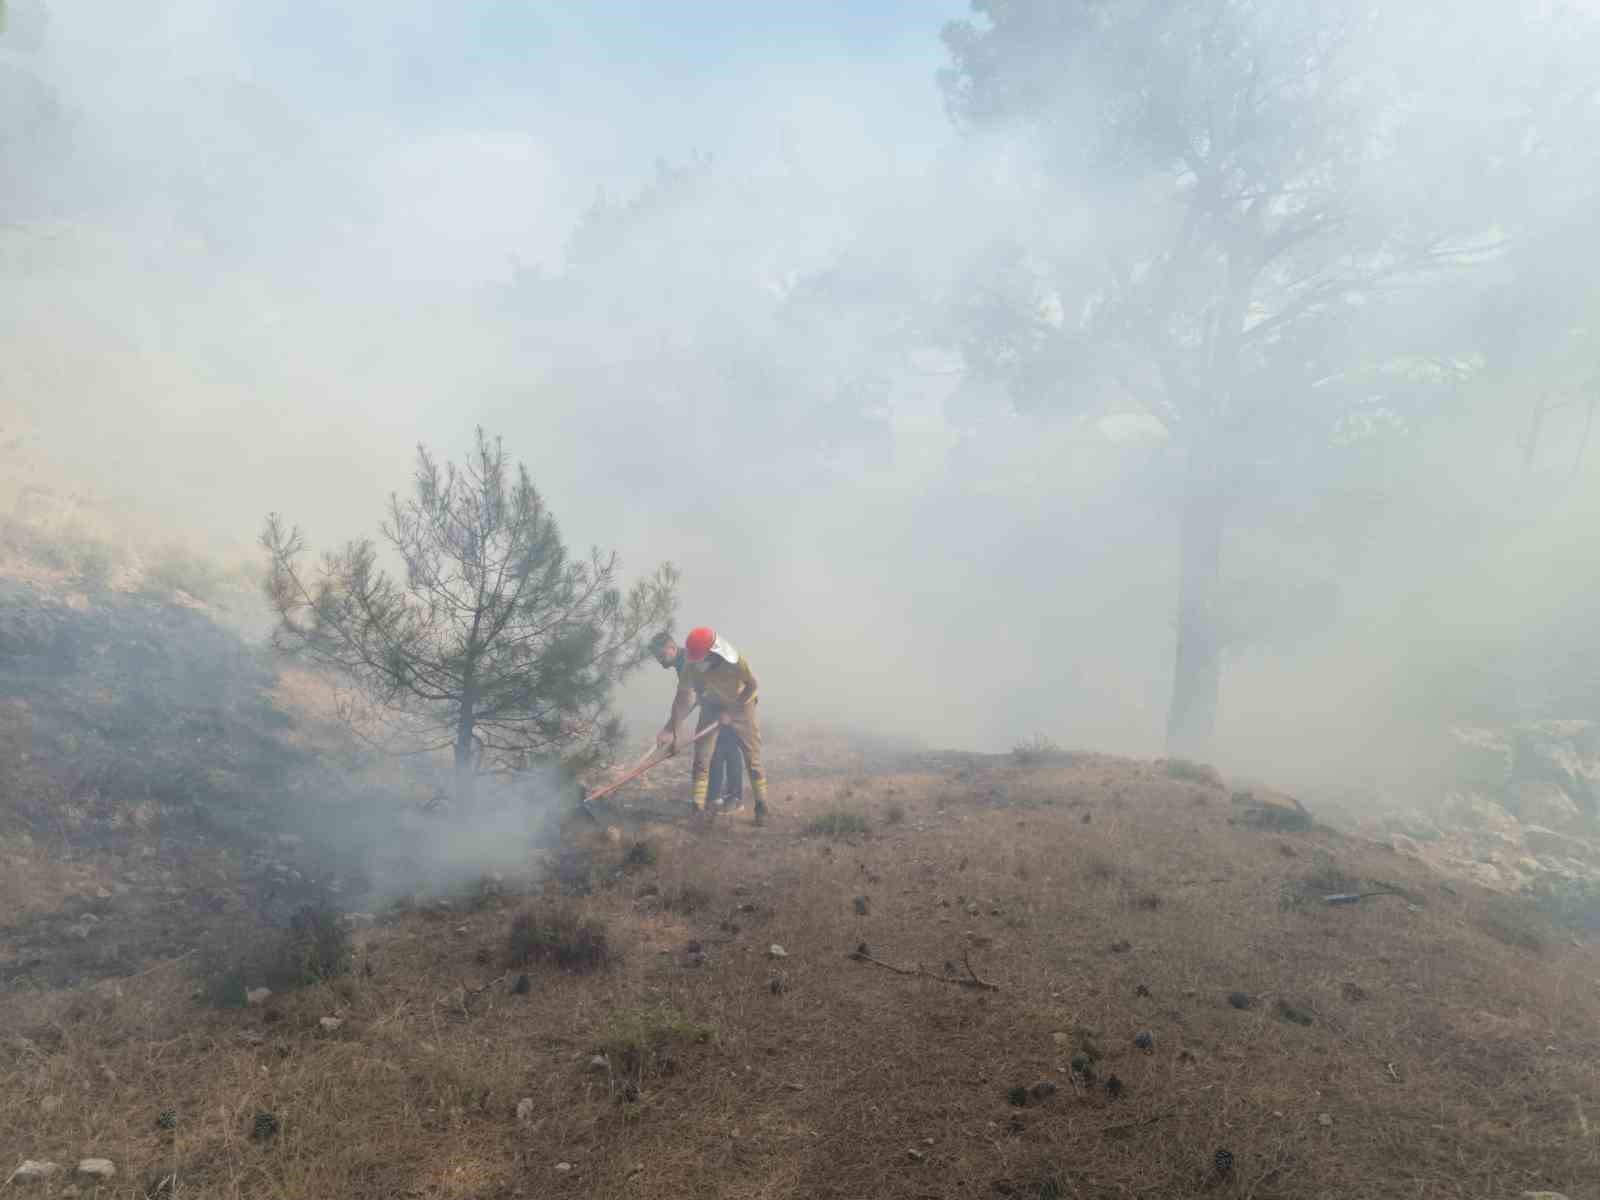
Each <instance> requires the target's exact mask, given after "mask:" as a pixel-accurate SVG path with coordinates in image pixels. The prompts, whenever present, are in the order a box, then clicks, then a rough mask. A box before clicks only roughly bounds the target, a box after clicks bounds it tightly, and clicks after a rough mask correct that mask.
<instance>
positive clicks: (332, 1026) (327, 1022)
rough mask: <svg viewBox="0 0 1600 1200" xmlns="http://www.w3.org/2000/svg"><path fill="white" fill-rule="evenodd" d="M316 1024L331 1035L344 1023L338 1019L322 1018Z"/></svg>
mask: <svg viewBox="0 0 1600 1200" xmlns="http://www.w3.org/2000/svg"><path fill="white" fill-rule="evenodd" d="M317 1024H318V1025H320V1026H322V1028H323V1029H325V1030H326V1031H327V1032H329V1033H333V1032H334V1031H336V1030H337V1029H338V1028H339V1026H341V1025H343V1024H344V1022H343V1021H342V1020H340V1019H339V1018H338V1017H323V1018H322V1020H320V1021H318V1022H317Z"/></svg>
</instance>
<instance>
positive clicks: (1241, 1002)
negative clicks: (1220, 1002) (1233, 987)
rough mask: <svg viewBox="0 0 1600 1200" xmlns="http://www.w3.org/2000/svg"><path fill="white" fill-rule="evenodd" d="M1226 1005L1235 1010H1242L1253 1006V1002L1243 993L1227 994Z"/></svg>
mask: <svg viewBox="0 0 1600 1200" xmlns="http://www.w3.org/2000/svg"><path fill="white" fill-rule="evenodd" d="M1228 1003H1229V1004H1231V1005H1233V1006H1234V1007H1235V1008H1237V1009H1240V1010H1243V1009H1246V1008H1250V1007H1251V1006H1252V1005H1254V1004H1255V1001H1254V1000H1252V999H1251V998H1250V996H1249V995H1248V994H1246V993H1245V992H1230V993H1228Z"/></svg>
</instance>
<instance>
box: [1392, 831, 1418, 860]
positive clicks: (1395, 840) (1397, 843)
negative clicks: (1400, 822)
mask: <svg viewBox="0 0 1600 1200" xmlns="http://www.w3.org/2000/svg"><path fill="white" fill-rule="evenodd" d="M1389 845H1390V846H1391V847H1393V848H1394V849H1395V850H1397V851H1399V852H1400V853H1401V854H1414V855H1420V854H1421V853H1422V847H1421V846H1419V845H1417V843H1416V842H1414V841H1413V840H1412V839H1411V838H1409V837H1407V836H1406V835H1405V834H1403V833H1395V834H1391V835H1390V836H1389Z"/></svg>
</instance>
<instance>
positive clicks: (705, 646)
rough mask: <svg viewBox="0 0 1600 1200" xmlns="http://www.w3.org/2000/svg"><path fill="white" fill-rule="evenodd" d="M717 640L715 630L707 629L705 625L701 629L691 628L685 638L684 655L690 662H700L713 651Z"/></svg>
mask: <svg viewBox="0 0 1600 1200" xmlns="http://www.w3.org/2000/svg"><path fill="white" fill-rule="evenodd" d="M716 641H717V635H716V631H715V630H711V629H707V628H706V627H705V626H704V625H702V626H701V627H700V628H699V629H691V630H690V631H689V636H688V637H686V638H685V639H684V640H683V655H684V657H685V658H687V659H688V660H689V661H690V662H700V661H702V660H703V659H704V658H705V656H706V655H707V654H710V653H711V647H712V646H713V645H715V644H716Z"/></svg>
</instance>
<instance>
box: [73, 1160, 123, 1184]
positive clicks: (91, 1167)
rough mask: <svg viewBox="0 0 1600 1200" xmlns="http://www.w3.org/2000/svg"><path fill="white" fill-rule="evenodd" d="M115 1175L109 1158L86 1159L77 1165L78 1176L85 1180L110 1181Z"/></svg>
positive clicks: (114, 1169)
mask: <svg viewBox="0 0 1600 1200" xmlns="http://www.w3.org/2000/svg"><path fill="white" fill-rule="evenodd" d="M116 1173H117V1168H116V1167H114V1166H112V1165H111V1160H110V1159H109V1158H86V1159H84V1160H83V1161H82V1162H80V1163H79V1164H78V1174H79V1175H82V1176H83V1177H84V1178H86V1179H110V1178H111V1177H112V1176H113V1175H115V1174H116Z"/></svg>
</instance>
